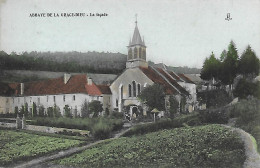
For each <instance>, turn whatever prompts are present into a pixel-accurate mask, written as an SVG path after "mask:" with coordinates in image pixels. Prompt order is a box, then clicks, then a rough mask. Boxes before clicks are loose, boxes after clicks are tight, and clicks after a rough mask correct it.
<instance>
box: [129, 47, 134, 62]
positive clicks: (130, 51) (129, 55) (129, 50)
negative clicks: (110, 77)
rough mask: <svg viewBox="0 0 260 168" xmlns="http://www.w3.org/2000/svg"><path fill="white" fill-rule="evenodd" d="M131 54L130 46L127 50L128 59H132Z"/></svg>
mask: <svg viewBox="0 0 260 168" xmlns="http://www.w3.org/2000/svg"><path fill="white" fill-rule="evenodd" d="M132 55H133V53H132V48H129V50H128V60H130V59H133V56H132Z"/></svg>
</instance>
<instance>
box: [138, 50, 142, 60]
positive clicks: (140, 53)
mask: <svg viewBox="0 0 260 168" xmlns="http://www.w3.org/2000/svg"><path fill="white" fill-rule="evenodd" d="M138 58H142V48H139V57H138Z"/></svg>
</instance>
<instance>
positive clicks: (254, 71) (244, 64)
mask: <svg viewBox="0 0 260 168" xmlns="http://www.w3.org/2000/svg"><path fill="white" fill-rule="evenodd" d="M259 69H260V62H259V59H258V58H257V57H256V55H255V52H254V51H253V50H252V48H251V47H250V46H248V47H247V48H246V50H245V51H244V52H243V54H242V55H241V58H240V61H239V72H240V73H242V74H243V75H247V76H248V75H249V76H256V75H258V74H259Z"/></svg>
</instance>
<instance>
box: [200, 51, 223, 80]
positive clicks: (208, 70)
mask: <svg viewBox="0 0 260 168" xmlns="http://www.w3.org/2000/svg"><path fill="white" fill-rule="evenodd" d="M219 76H220V61H219V60H218V59H216V57H215V55H214V53H213V52H212V53H211V55H210V56H209V58H206V60H205V61H204V64H203V68H202V70H201V78H202V79H205V80H211V79H213V78H215V79H218V78H219Z"/></svg>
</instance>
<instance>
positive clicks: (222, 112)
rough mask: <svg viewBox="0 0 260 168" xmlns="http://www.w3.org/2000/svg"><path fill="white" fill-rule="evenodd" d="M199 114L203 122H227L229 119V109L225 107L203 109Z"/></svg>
mask: <svg viewBox="0 0 260 168" xmlns="http://www.w3.org/2000/svg"><path fill="white" fill-rule="evenodd" d="M199 114H200V115H199V118H200V120H201V122H202V123H212V124H226V123H227V122H228V119H229V111H228V109H226V108H224V107H223V108H218V109H206V110H202V111H200V112H199Z"/></svg>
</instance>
